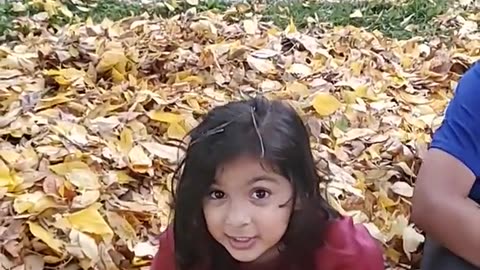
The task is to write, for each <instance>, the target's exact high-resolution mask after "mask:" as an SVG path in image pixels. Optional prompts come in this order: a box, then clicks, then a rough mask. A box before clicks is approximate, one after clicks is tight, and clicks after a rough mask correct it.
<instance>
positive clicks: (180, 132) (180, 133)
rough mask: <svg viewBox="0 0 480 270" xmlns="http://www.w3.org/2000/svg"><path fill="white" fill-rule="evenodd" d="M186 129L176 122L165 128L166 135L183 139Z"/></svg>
mask: <svg viewBox="0 0 480 270" xmlns="http://www.w3.org/2000/svg"><path fill="white" fill-rule="evenodd" d="M185 135H187V131H186V130H185V129H184V128H183V127H182V126H181V125H180V124H178V123H172V124H170V126H169V127H168V129H167V136H168V137H169V138H172V139H179V140H181V139H184V138H185Z"/></svg>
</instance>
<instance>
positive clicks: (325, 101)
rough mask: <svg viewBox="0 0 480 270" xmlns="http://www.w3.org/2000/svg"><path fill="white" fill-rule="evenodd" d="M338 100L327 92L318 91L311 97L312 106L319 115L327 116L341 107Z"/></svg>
mask: <svg viewBox="0 0 480 270" xmlns="http://www.w3.org/2000/svg"><path fill="white" fill-rule="evenodd" d="M341 105H342V104H341V103H340V101H338V99H337V98H335V97H334V96H332V95H331V94H328V93H319V94H317V95H316V96H315V98H314V99H313V108H315V111H317V113H318V114H319V115H321V116H328V115H330V114H332V113H334V112H335V111H337V110H338V109H339V108H340V107H341Z"/></svg>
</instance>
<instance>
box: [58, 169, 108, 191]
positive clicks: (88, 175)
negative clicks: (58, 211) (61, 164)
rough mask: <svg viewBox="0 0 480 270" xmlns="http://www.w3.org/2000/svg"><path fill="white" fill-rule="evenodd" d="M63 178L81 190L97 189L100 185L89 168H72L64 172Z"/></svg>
mask: <svg viewBox="0 0 480 270" xmlns="http://www.w3.org/2000/svg"><path fill="white" fill-rule="evenodd" d="M65 178H66V179H67V180H68V181H70V183H72V184H74V185H75V186H76V187H78V188H80V189H82V190H85V189H90V190H92V189H99V188H100V187H101V186H100V182H99V181H98V176H97V175H96V174H95V173H94V172H92V171H91V170H90V169H72V170H71V171H70V172H68V173H67V174H65Z"/></svg>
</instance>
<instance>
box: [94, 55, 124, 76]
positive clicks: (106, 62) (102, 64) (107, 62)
mask: <svg viewBox="0 0 480 270" xmlns="http://www.w3.org/2000/svg"><path fill="white" fill-rule="evenodd" d="M126 62H127V58H126V57H125V53H124V52H123V51H121V50H118V49H117V50H110V51H106V52H105V53H104V54H103V55H102V57H101V59H100V61H99V62H98V64H97V67H96V69H97V72H105V71H108V70H110V69H112V68H113V67H114V66H116V65H122V66H123V64H124V63H126ZM118 71H119V72H121V70H118Z"/></svg>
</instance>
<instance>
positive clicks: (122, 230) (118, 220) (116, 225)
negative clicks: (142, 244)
mask: <svg viewBox="0 0 480 270" xmlns="http://www.w3.org/2000/svg"><path fill="white" fill-rule="evenodd" d="M107 219H108V222H109V223H110V226H112V228H113V230H114V231H115V232H116V233H117V235H118V236H120V239H122V240H123V241H125V242H126V243H130V245H132V247H131V248H133V242H131V241H134V240H137V234H136V232H135V229H134V228H133V227H132V225H131V224H130V223H128V221H127V220H125V219H124V218H123V217H122V216H120V215H119V214H117V213H115V212H108V213H107Z"/></svg>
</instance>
